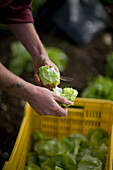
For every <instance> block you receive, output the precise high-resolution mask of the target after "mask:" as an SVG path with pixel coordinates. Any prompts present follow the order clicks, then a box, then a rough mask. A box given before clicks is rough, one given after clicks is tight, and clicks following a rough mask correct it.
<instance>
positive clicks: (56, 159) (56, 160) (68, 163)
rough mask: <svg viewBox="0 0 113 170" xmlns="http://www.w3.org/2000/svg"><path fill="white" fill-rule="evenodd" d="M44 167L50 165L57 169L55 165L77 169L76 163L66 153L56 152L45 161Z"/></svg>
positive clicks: (65, 169)
mask: <svg viewBox="0 0 113 170" xmlns="http://www.w3.org/2000/svg"><path fill="white" fill-rule="evenodd" d="M43 166H44V167H46V166H47V167H50V169H51V170H55V167H56V166H58V167H60V168H62V169H64V170H69V169H70V170H77V165H76V163H75V162H74V161H73V160H72V159H71V158H70V157H69V156H68V155H66V154H64V153H61V154H56V155H55V156H53V157H51V158H48V159H47V160H46V161H45V162H44V165H43Z"/></svg>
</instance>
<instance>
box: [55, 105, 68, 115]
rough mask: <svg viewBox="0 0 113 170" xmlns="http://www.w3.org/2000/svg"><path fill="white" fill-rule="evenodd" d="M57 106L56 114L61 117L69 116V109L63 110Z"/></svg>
mask: <svg viewBox="0 0 113 170" xmlns="http://www.w3.org/2000/svg"><path fill="white" fill-rule="evenodd" d="M56 104H57V110H56V114H57V115H60V117H62V116H64V117H66V116H67V108H62V107H61V106H60V105H59V104H58V103H56Z"/></svg>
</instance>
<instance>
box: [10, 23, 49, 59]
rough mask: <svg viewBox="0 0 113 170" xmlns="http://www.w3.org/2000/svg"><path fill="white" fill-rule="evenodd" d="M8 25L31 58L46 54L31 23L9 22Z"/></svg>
mask: <svg viewBox="0 0 113 170" xmlns="http://www.w3.org/2000/svg"><path fill="white" fill-rule="evenodd" d="M8 26H9V27H10V29H11V30H12V32H13V33H14V34H15V36H16V37H17V38H18V39H19V40H20V41H21V42H22V44H23V45H24V46H25V48H26V49H27V50H28V51H29V53H30V54H31V56H32V57H33V58H35V57H40V55H45V54H46V51H45V49H44V47H43V45H42V43H41V41H40V38H39V36H38V34H37V33H36V31H35V29H34V26H33V24H32V23H22V24H9V25H8Z"/></svg>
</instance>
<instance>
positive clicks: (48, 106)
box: [26, 84, 71, 117]
mask: <svg viewBox="0 0 113 170" xmlns="http://www.w3.org/2000/svg"><path fill="white" fill-rule="evenodd" d="M27 94H28V95H27V96H26V97H27V98H26V100H27V101H28V103H29V104H30V105H31V106H32V108H33V109H34V110H35V111H36V112H37V113H38V114H40V115H52V116H59V117H61V116H66V115H67V108H62V107H61V106H60V105H59V104H58V103H57V102H59V103H63V104H67V105H69V104H71V102H70V101H68V100H67V99H65V98H64V97H61V96H58V95H56V94H55V93H53V92H51V91H50V90H48V89H46V88H43V87H38V86H34V85H31V84H29V85H28V86H27Z"/></svg>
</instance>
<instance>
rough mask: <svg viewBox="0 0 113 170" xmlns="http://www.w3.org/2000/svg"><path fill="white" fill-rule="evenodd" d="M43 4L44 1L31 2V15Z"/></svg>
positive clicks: (34, 0) (35, 0)
mask: <svg viewBox="0 0 113 170" xmlns="http://www.w3.org/2000/svg"><path fill="white" fill-rule="evenodd" d="M45 2H46V0H32V11H33V13H35V12H36V11H37V10H38V9H39V8H40V7H41V6H42V5H43V4H44V3H45Z"/></svg>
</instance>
